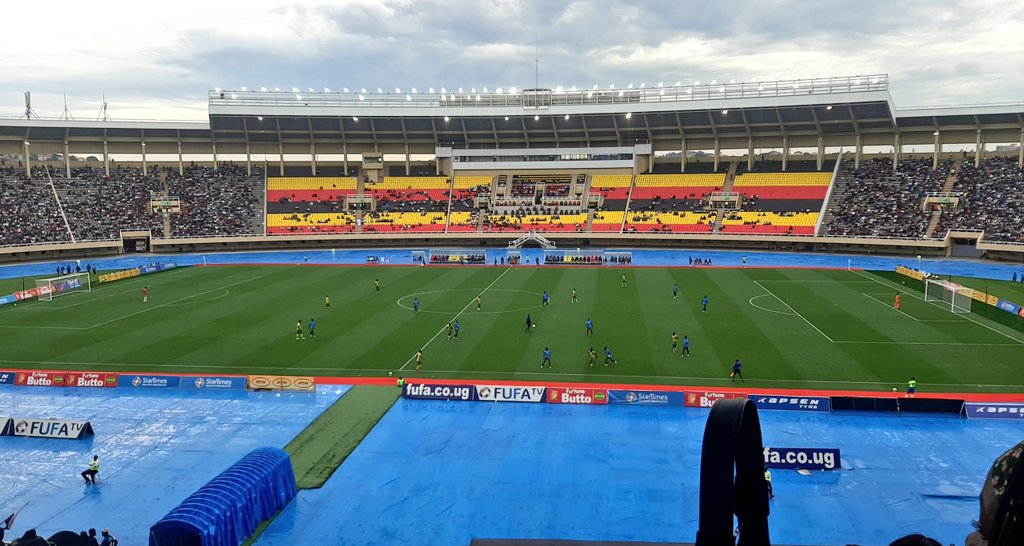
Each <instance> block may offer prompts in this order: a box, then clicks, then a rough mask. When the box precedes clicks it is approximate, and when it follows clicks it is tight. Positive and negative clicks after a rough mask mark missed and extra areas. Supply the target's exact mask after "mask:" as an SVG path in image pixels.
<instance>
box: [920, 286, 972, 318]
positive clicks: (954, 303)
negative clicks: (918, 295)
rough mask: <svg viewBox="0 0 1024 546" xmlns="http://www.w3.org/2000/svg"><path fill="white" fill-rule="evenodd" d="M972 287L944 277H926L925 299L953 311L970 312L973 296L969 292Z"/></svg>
mask: <svg viewBox="0 0 1024 546" xmlns="http://www.w3.org/2000/svg"><path fill="white" fill-rule="evenodd" d="M968 291H970V288H968V287H966V286H963V285H961V284H957V283H955V282H952V281H946V280H943V279H926V280H925V283H924V301H926V302H930V303H935V304H936V305H938V306H940V307H942V308H944V309H948V310H949V312H951V313H960V314H963V313H970V312H971V302H972V301H973V298H971V296H970V295H969V294H968Z"/></svg>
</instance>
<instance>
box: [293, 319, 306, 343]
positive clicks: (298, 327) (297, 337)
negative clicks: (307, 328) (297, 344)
mask: <svg viewBox="0 0 1024 546" xmlns="http://www.w3.org/2000/svg"><path fill="white" fill-rule="evenodd" d="M300 339H306V336H304V335H302V320H297V321H295V341H298V340H300Z"/></svg>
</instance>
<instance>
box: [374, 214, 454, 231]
mask: <svg viewBox="0 0 1024 546" xmlns="http://www.w3.org/2000/svg"><path fill="white" fill-rule="evenodd" d="M444 224H445V215H444V213H443V212H379V211H378V212H368V213H366V214H365V215H364V216H363V232H364V233H367V232H370V233H373V232H377V233H394V232H403V231H424V232H441V231H444Z"/></svg>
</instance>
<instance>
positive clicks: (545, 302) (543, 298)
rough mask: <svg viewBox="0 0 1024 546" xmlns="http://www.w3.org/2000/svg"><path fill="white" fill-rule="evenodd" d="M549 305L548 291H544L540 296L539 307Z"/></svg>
mask: <svg viewBox="0 0 1024 546" xmlns="http://www.w3.org/2000/svg"><path fill="white" fill-rule="evenodd" d="M550 303H551V298H550V297H549V296H548V291H547V290H545V291H544V295H543V296H541V299H540V306H541V307H547V306H548V304H550Z"/></svg>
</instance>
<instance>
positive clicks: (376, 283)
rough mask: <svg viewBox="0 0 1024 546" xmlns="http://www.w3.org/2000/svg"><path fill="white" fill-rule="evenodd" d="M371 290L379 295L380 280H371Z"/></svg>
mask: <svg viewBox="0 0 1024 546" xmlns="http://www.w3.org/2000/svg"><path fill="white" fill-rule="evenodd" d="M373 290H374V291H375V292H376V293H377V294H380V279H373Z"/></svg>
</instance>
